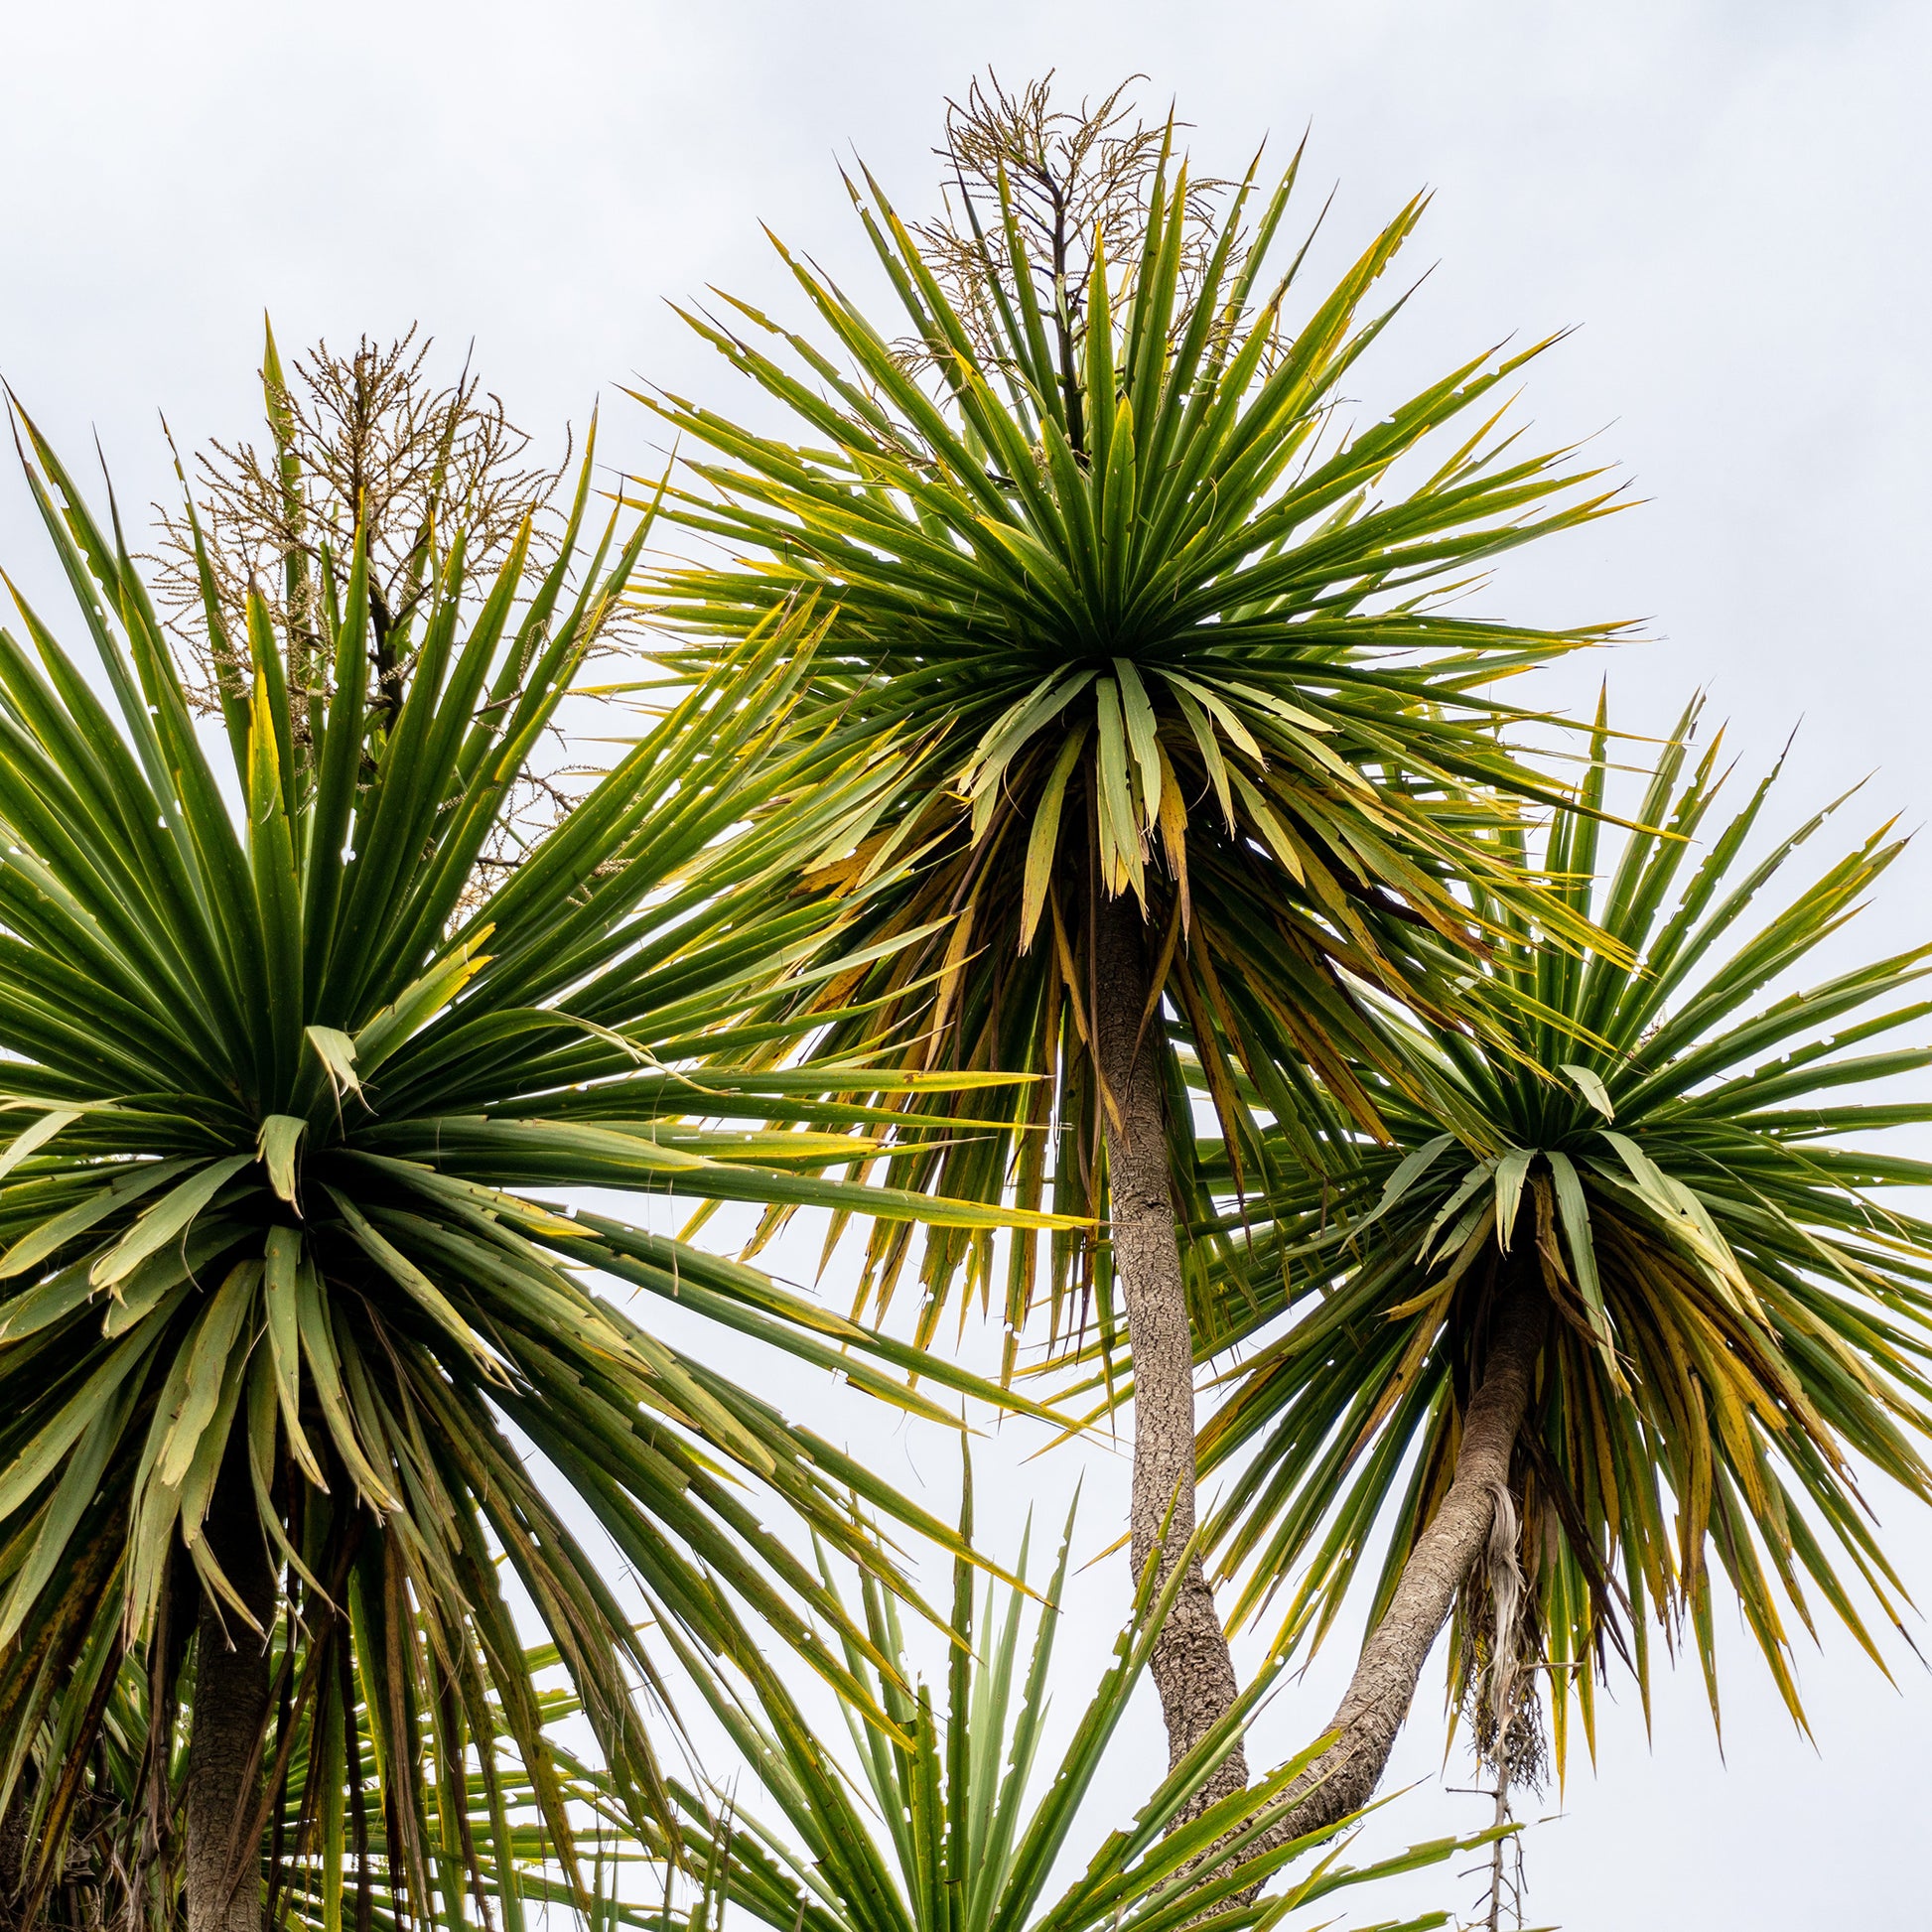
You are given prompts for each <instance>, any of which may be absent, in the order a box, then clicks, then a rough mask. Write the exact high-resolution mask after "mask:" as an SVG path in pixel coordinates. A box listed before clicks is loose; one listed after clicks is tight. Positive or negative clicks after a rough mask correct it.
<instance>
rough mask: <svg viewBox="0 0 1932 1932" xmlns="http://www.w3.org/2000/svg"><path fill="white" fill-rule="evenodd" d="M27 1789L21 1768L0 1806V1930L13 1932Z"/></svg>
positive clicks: (22, 1876) (22, 1881)
mask: <svg viewBox="0 0 1932 1932" xmlns="http://www.w3.org/2000/svg"><path fill="white" fill-rule="evenodd" d="M29 1797H30V1793H29V1792H28V1790H27V1781H26V1776H25V1773H24V1772H23V1774H22V1777H21V1780H20V1782H19V1783H18V1784H17V1785H16V1786H15V1787H14V1795H13V1798H12V1800H11V1801H10V1802H9V1803H8V1805H7V1806H6V1808H5V1809H4V1810H0V1932H13V1928H14V1927H15V1926H17V1925H19V1924H20V1922H21V1911H22V1906H23V1904H24V1903H25V1901H24V1899H23V1898H22V1896H21V1894H22V1892H23V1891H24V1889H25V1887H26V1880H27V1806H28V1802H29Z"/></svg>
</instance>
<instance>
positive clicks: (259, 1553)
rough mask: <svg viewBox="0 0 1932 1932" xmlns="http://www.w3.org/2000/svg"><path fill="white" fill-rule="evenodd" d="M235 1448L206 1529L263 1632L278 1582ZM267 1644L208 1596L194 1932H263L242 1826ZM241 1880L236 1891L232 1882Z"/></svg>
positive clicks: (195, 1789)
mask: <svg viewBox="0 0 1932 1932" xmlns="http://www.w3.org/2000/svg"><path fill="white" fill-rule="evenodd" d="M238 1450H239V1445H238V1444H237V1448H236V1449H230V1452H229V1455H228V1458H227V1463H226V1465H225V1466H224V1467H223V1469H222V1472H221V1476H220V1478H219V1480H218V1481H217V1482H216V1484H215V1491H214V1500H213V1506H212V1507H211V1508H210V1510H209V1511H208V1519H207V1525H206V1528H205V1534H206V1535H207V1541H208V1548H209V1552H210V1554H211V1555H212V1556H213V1558H214V1560H215V1562H216V1563H217V1564H219V1565H220V1567H221V1569H222V1571H223V1572H224V1574H225V1575H226V1576H227V1578H228V1581H229V1582H230V1583H231V1584H233V1585H234V1587H235V1590H236V1593H237V1594H238V1595H239V1596H240V1597H241V1599H242V1600H243V1602H245V1603H246V1604H247V1605H248V1609H249V1613H250V1614H251V1615H252V1616H253V1617H254V1618H255V1620H256V1622H257V1623H259V1624H260V1625H261V1628H262V1630H263V1631H266V1630H267V1629H269V1628H270V1621H271V1618H272V1616H273V1614H274V1607H275V1576H274V1572H273V1571H272V1570H271V1569H270V1568H269V1563H268V1553H267V1548H266V1545H265V1543H264V1541H263V1537H262V1530H261V1525H260V1523H259V1522H258V1521H257V1520H256V1514H255V1503H254V1495H253V1491H252V1489H251V1486H250V1484H249V1480H248V1475H247V1465H246V1463H245V1462H242V1461H240V1459H239V1454H240V1453H245V1450H239V1452H238ZM269 1698H270V1682H269V1664H268V1643H267V1639H266V1638H265V1637H264V1636H262V1635H259V1634H258V1633H257V1632H256V1631H254V1630H251V1629H249V1627H248V1626H247V1624H246V1623H245V1622H243V1620H242V1619H241V1617H240V1616H239V1615H238V1614H237V1613H236V1611H235V1609H234V1606H233V1605H232V1604H228V1605H226V1606H224V1607H217V1606H216V1605H215V1603H214V1602H213V1600H212V1599H211V1598H210V1597H209V1596H208V1595H207V1593H206V1591H205V1592H204V1594H203V1597H202V1604H201V1622H200V1627H199V1636H198V1644H197V1657H196V1665H195V1706H194V1712H195V1718H194V1728H193V1731H192V1733H191V1735H190V1738H189V1744H188V1788H187V1794H186V1796H187V1814H188V1816H187V1832H186V1839H187V1844H186V1847H185V1850H186V1861H185V1863H184V1866H183V1878H184V1880H185V1889H186V1894H187V1903H188V1932H262V1904H261V1887H260V1884H259V1881H258V1879H257V1877H256V1872H255V1863H256V1862H255V1858H254V1848H253V1847H252V1846H243V1847H240V1848H238V1849H239V1852H240V1859H239V1871H238V1872H237V1871H236V1870H235V1869H234V1868H233V1863H232V1862H233V1861H234V1855H235V1852H236V1850H237V1848H236V1846H235V1833H236V1828H237V1822H238V1821H241V1820H244V1819H246V1818H250V1817H252V1816H253V1815H254V1812H255V1807H256V1804H257V1802H258V1800H259V1798H260V1795H261V1748H260V1747H261V1742H262V1738H263V1736H264V1735H265V1733H266V1731H267V1728H268V1716H269ZM237 1877H238V1879H239V1882H235V1880H236V1879H237Z"/></svg>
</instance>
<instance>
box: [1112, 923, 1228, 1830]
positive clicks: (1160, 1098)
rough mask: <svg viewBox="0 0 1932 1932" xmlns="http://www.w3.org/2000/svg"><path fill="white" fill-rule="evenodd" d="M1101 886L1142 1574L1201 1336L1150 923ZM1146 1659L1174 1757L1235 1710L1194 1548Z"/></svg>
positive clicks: (1224, 1782) (1175, 1533)
mask: <svg viewBox="0 0 1932 1932" xmlns="http://www.w3.org/2000/svg"><path fill="white" fill-rule="evenodd" d="M1096 897H1097V903H1096V905H1095V907H1094V930H1093V1014H1094V1038H1095V1049H1096V1056H1097V1058H1098V1060H1099V1063H1100V1071H1101V1075H1102V1077H1103V1079H1104V1080H1105V1082H1106V1086H1107V1091H1108V1093H1109V1094H1110V1095H1111V1096H1112V1100H1113V1107H1112V1108H1108V1107H1106V1106H1105V1105H1104V1103H1103V1109H1102V1111H1103V1116H1104V1119H1105V1133H1106V1137H1107V1177H1108V1187H1109V1208H1108V1211H1109V1217H1110V1223H1111V1227H1112V1233H1113V1244H1114V1270H1115V1277H1116V1279H1117V1281H1118V1282H1119V1284H1120V1287H1121V1293H1122V1298H1123V1300H1124V1301H1125V1303H1126V1309H1127V1337H1128V1345H1129V1347H1130V1348H1131V1350H1132V1352H1133V1362H1134V1495H1133V1515H1132V1529H1133V1535H1132V1546H1133V1561H1134V1574H1135V1575H1136V1576H1137V1577H1138V1576H1140V1575H1142V1574H1143V1573H1144V1571H1145V1568H1146V1565H1147V1562H1148V1559H1149V1558H1150V1557H1151V1556H1152V1555H1153V1554H1154V1552H1155V1551H1156V1550H1157V1549H1159V1550H1160V1551H1161V1552H1162V1565H1161V1575H1162V1578H1163V1580H1164V1581H1165V1579H1166V1578H1167V1575H1168V1573H1169V1569H1170V1567H1171V1564H1172V1554H1171V1553H1173V1552H1175V1551H1178V1550H1179V1549H1181V1548H1182V1547H1183V1546H1184V1545H1185V1544H1186V1542H1187V1540H1188V1538H1189V1537H1191V1536H1192V1535H1193V1533H1194V1474H1195V1467H1194V1342H1193V1333H1192V1329H1191V1326H1190V1324H1189V1321H1188V1316H1187V1294H1186V1287H1185V1284H1184V1282H1183V1280H1182V1277H1181V1272H1180V1246H1179V1242H1178V1240H1177V1238H1176V1235H1175V1231H1174V1212H1173V1186H1172V1184H1171V1181H1170V1176H1169V1165H1168V1160H1169V1157H1168V1133H1167V1111H1166V1098H1165V1095H1164V1093H1163V1091H1162V1075H1161V1048H1162V1044H1163V1037H1162V1028H1161V1015H1160V1013H1159V1012H1158V1011H1156V1012H1155V1013H1154V1014H1153V1015H1152V1017H1151V1018H1148V1019H1147V1022H1146V1026H1145V1028H1143V1025H1142V1022H1143V1017H1144V1016H1146V1015H1147V1012H1148V1005H1149V979H1150V973H1149V962H1148V955H1147V931H1146V922H1145V920H1144V918H1143V916H1142V913H1141V909H1140V906H1139V904H1138V903H1137V902H1136V901H1135V900H1134V899H1133V898H1131V897H1122V898H1116V899H1109V898H1107V897H1105V896H1104V894H1103V895H1097V896H1096ZM1115 1110H1118V1118H1116V1113H1115ZM1164 1521H1165V1524H1166V1534H1165V1537H1164V1535H1163V1524H1164ZM1150 1668H1151V1670H1152V1673H1153V1677H1154V1682H1155V1687H1156V1689H1157V1690H1159V1692H1160V1694H1161V1711H1162V1716H1163V1717H1164V1719H1165V1720H1166V1723H1167V1728H1168V1761H1169V1764H1170V1765H1171V1766H1172V1765H1173V1764H1177V1763H1178V1762H1179V1761H1180V1759H1181V1758H1182V1757H1184V1756H1185V1755H1186V1754H1187V1752H1188V1751H1189V1750H1191V1749H1192V1748H1193V1746H1194V1745H1195V1744H1196V1743H1198V1742H1199V1741H1200V1739H1201V1738H1202V1737H1203V1736H1204V1735H1205V1734H1206V1733H1207V1732H1208V1731H1209V1730H1210V1729H1212V1728H1213V1726H1214V1725H1215V1724H1217V1723H1218V1722H1219V1721H1220V1719H1221V1718H1222V1717H1223V1716H1225V1714H1226V1712H1227V1710H1228V1708H1229V1706H1230V1705H1232V1704H1233V1702H1234V1700H1235V1697H1236V1695H1237V1692H1238V1688H1239V1687H1238V1685H1237V1683H1236V1680H1235V1675H1234V1660H1233V1658H1232V1656H1231V1655H1230V1654H1229V1651H1228V1640H1227V1633H1226V1632H1225V1631H1224V1630H1223V1629H1222V1627H1221V1620H1220V1618H1219V1616H1218V1615H1216V1613H1215V1609H1214V1593H1213V1591H1212V1589H1211V1588H1210V1587H1208V1583H1207V1579H1206V1577H1205V1576H1204V1575H1203V1574H1202V1571H1201V1566H1200V1560H1199V1558H1198V1557H1196V1558H1194V1559H1193V1560H1192V1561H1190V1562H1189V1564H1188V1566H1187V1572H1186V1575H1185V1577H1184V1579H1183V1580H1182V1583H1181V1587H1180V1590H1179V1593H1178V1595H1177V1596H1176V1598H1175V1600H1174V1604H1173V1610H1172V1611H1171V1612H1170V1614H1169V1617H1168V1620H1167V1623H1166V1624H1165V1626H1164V1627H1163V1629H1162V1631H1161V1634H1160V1636H1159V1638H1158V1639H1157V1640H1156V1643H1155V1647H1154V1654H1153V1657H1152V1659H1151V1660H1150ZM1247 1781H1248V1765H1247V1758H1246V1756H1245V1754H1244V1753H1243V1751H1242V1750H1241V1748H1240V1747H1239V1746H1238V1745H1237V1746H1236V1748H1235V1749H1234V1750H1233V1751H1231V1752H1230V1753H1229V1754H1228V1756H1227V1757H1225V1758H1224V1759H1223V1760H1222V1761H1221V1763H1220V1765H1219V1766H1218V1767H1217V1769H1216V1770H1215V1772H1214V1774H1213V1775H1212V1777H1210V1778H1209V1779H1208V1780H1207V1781H1206V1783H1205V1784H1204V1785H1203V1787H1202V1789H1201V1790H1200V1792H1199V1793H1198V1794H1197V1796H1196V1797H1195V1798H1194V1799H1193V1801H1192V1802H1191V1803H1190V1804H1189V1806H1188V1807H1187V1810H1186V1811H1185V1812H1184V1813H1183V1814H1182V1816H1183V1818H1184V1817H1190V1816H1193V1815H1196V1814H1197V1813H1199V1812H1201V1811H1203V1810H1205V1809H1206V1807H1207V1806H1208V1805H1210V1804H1212V1803H1214V1802H1215V1801H1216V1800H1217V1799H1219V1798H1222V1797H1224V1796H1226V1795H1227V1794H1228V1793H1229V1792H1231V1791H1239V1790H1240V1789H1241V1788H1242V1787H1243V1786H1244V1785H1246V1783H1247Z"/></svg>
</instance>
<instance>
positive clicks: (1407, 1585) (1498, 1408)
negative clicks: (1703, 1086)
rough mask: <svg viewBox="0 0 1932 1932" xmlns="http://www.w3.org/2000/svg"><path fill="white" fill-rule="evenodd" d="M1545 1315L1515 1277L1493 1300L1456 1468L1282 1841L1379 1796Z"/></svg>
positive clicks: (1483, 1527)
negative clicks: (1486, 1346)
mask: <svg viewBox="0 0 1932 1932" xmlns="http://www.w3.org/2000/svg"><path fill="white" fill-rule="evenodd" d="M1548 1317H1549V1300H1548V1298H1547V1297H1546V1296H1545V1295H1544V1293H1543V1291H1542V1289H1541V1288H1540V1287H1539V1286H1536V1285H1533V1284H1531V1283H1528V1282H1523V1281H1518V1282H1517V1283H1515V1284H1513V1285H1511V1286H1510V1287H1509V1288H1507V1289H1506V1290H1505V1291H1504V1293H1503V1295H1502V1297H1501V1298H1500V1300H1499V1301H1498V1304H1497V1308H1496V1317H1495V1321H1494V1324H1493V1326H1492V1327H1491V1330H1490V1335H1489V1351H1488V1359H1487V1361H1486V1362H1485V1364H1484V1366H1483V1372H1482V1381H1481V1384H1480V1386H1479V1387H1478V1388H1477V1390H1476V1393H1475V1395H1474V1397H1473V1398H1472V1399H1471V1401H1470V1403H1469V1407H1468V1413H1467V1414H1466V1415H1465V1416H1464V1417H1463V1419H1462V1441H1461V1445H1460V1447H1459V1448H1458V1449H1457V1451H1456V1457H1455V1475H1454V1478H1453V1479H1452V1480H1451V1482H1450V1483H1449V1494H1448V1495H1446V1496H1445V1497H1444V1498H1443V1505H1442V1507H1441V1508H1440V1509H1439V1510H1438V1511H1437V1512H1436V1515H1435V1516H1434V1518H1433V1519H1432V1520H1431V1522H1430V1524H1429V1527H1428V1528H1427V1529H1425V1530H1424V1531H1423V1533H1422V1535H1421V1536H1420V1537H1419V1538H1418V1539H1417V1542H1416V1547H1415V1549H1414V1550H1413V1551H1411V1552H1410V1555H1409V1560H1408V1562H1407V1563H1406V1564H1404V1565H1403V1568H1402V1578H1401V1581H1400V1582H1399V1583H1398V1584H1397V1586H1396V1590H1395V1595H1394V1596H1393V1597H1392V1598H1391V1600H1390V1603H1389V1607H1388V1609H1387V1611H1386V1612H1385V1613H1384V1615H1383V1617H1382V1620H1381V1622H1379V1623H1378V1624H1377V1625H1376V1626H1375V1629H1374V1631H1373V1632H1372V1633H1371V1635H1370V1636H1369V1639H1368V1642H1367V1643H1366V1644H1364V1645H1363V1646H1362V1655H1361V1661H1360V1662H1359V1663H1358V1664H1357V1665H1356V1666H1355V1674H1354V1676H1353V1677H1352V1678H1351V1679H1350V1680H1349V1685H1348V1689H1347V1691H1346V1692H1345V1693H1344V1694H1343V1697H1342V1700H1341V1703H1340V1705H1339V1706H1338V1707H1337V1709H1336V1711H1335V1715H1334V1718H1333V1721H1332V1722H1331V1723H1330V1724H1329V1725H1328V1727H1327V1728H1328V1730H1329V1731H1332V1732H1334V1733H1335V1741H1334V1742H1333V1743H1332V1744H1330V1745H1329V1746H1328V1748H1327V1749H1326V1750H1325V1751H1324V1752H1323V1753H1322V1754H1321V1755H1320V1757H1318V1758H1316V1759H1315V1761H1314V1763H1312V1764H1311V1766H1310V1767H1309V1768H1308V1770H1307V1771H1306V1772H1304V1773H1303V1775H1302V1776H1301V1777H1300V1778H1299V1779H1297V1780H1296V1782H1295V1783H1294V1784H1293V1785H1291V1786H1290V1787H1289V1789H1288V1792H1287V1793H1286V1794H1285V1795H1286V1797H1287V1799H1288V1801H1289V1804H1290V1809H1289V1810H1288V1811H1287V1812H1286V1813H1285V1814H1284V1815H1283V1817H1282V1819H1281V1821H1280V1823H1279V1824H1277V1825H1276V1826H1275V1827H1274V1829H1273V1831H1272V1832H1271V1834H1270V1837H1271V1839H1272V1840H1273V1842H1275V1843H1277V1844H1279V1843H1284V1842H1286V1841H1287V1840H1289V1839H1293V1838H1302V1837H1305V1836H1306V1835H1308V1834H1309V1833H1311V1832H1321V1831H1326V1830H1328V1829H1329V1828H1330V1827H1332V1826H1334V1825H1336V1824H1339V1823H1340V1821H1341V1820H1342V1819H1344V1818H1346V1817H1347V1816H1348V1815H1349V1813H1350V1812H1353V1811H1356V1810H1359V1809H1360V1807H1361V1806H1363V1805H1365V1804H1366V1803H1367V1802H1368V1801H1369V1799H1370V1798H1371V1797H1373V1796H1374V1794H1375V1787H1376V1785H1377V1784H1378V1783H1379V1782H1380V1781H1381V1777H1382V1772H1383V1770H1384V1768H1385V1767H1386V1766H1387V1764H1388V1761H1389V1752H1390V1751H1391V1750H1392V1749H1393V1748H1394V1745H1395V1738H1396V1732H1397V1731H1399V1730H1400V1729H1401V1728H1402V1724H1403V1720H1404V1719H1406V1718H1407V1717H1408V1715H1409V1707H1410V1705H1411V1704H1413V1703H1414V1701H1415V1696H1416V1684H1417V1681H1418V1680H1419V1679H1420V1678H1421V1676H1422V1669H1423V1665H1424V1664H1425V1663H1426V1662H1427V1661H1428V1659H1429V1653H1430V1651H1431V1649H1433V1648H1434V1646H1435V1642H1436V1639H1437V1637H1438V1636H1439V1635H1441V1633H1442V1630H1443V1626H1444V1625H1445V1624H1446V1623H1447V1622H1448V1621H1449V1611H1450V1609H1451V1607H1452V1606H1453V1604H1454V1602H1455V1594H1456V1591H1457V1590H1459V1589H1460V1588H1461V1587H1462V1585H1463V1582H1464V1580H1465V1579H1466V1578H1467V1577H1468V1576H1469V1574H1470V1572H1471V1571H1472V1570H1473V1569H1474V1567H1475V1565H1476V1563H1477V1561H1478V1560H1479V1559H1480V1558H1481V1555H1482V1552H1483V1547H1484V1544H1485V1543H1486V1542H1487V1540H1488V1536H1489V1525H1490V1522H1491V1519H1492V1518H1493V1516H1494V1514H1495V1508H1496V1493H1497V1490H1498V1489H1499V1488H1507V1486H1508V1483H1509V1466H1510V1457H1511V1455H1512V1453H1513V1452H1514V1450H1515V1447H1516V1438H1517V1434H1518V1432H1519V1431H1520V1430H1521V1429H1522V1427H1523V1421H1524V1418H1525V1417H1526V1416H1527V1415H1528V1413H1529V1406H1530V1397H1531V1395H1532V1393H1533V1390H1534V1384H1535V1379H1536V1362H1537V1357H1538V1355H1539V1354H1541V1352H1542V1349H1543V1340H1544V1334H1545V1330H1546V1328H1547V1324H1548Z"/></svg>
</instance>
